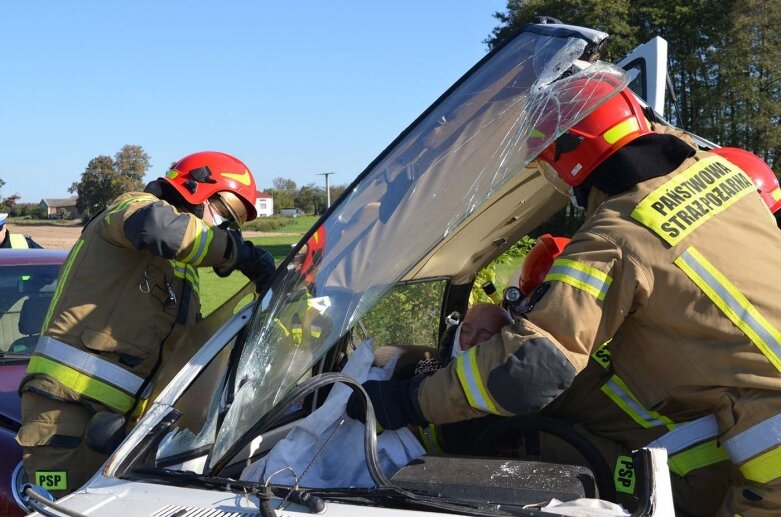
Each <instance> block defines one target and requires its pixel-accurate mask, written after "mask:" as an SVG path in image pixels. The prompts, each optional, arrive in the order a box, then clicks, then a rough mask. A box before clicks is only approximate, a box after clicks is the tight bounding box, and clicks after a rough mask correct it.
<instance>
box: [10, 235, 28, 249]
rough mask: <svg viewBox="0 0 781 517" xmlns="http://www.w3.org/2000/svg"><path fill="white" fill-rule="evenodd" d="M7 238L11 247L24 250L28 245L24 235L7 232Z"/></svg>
mask: <svg viewBox="0 0 781 517" xmlns="http://www.w3.org/2000/svg"><path fill="white" fill-rule="evenodd" d="M8 238H9V242H10V243H11V248H13V249H18V250H26V249H28V248H29V247H30V246H29V245H28V244H27V239H25V238H24V235H20V234H18V233H9V234H8Z"/></svg>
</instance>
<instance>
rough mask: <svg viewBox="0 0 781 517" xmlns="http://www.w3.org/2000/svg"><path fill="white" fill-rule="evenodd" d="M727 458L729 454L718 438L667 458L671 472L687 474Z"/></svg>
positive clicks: (681, 474)
mask: <svg viewBox="0 0 781 517" xmlns="http://www.w3.org/2000/svg"><path fill="white" fill-rule="evenodd" d="M727 460H729V454H727V451H726V450H724V447H719V444H718V442H717V441H716V440H709V441H707V442H704V443H701V444H699V445H697V446H695V447H692V448H691V449H688V450H685V451H682V452H679V453H677V454H673V455H671V456H670V457H669V458H667V466H668V467H669V468H670V471H671V472H674V473H675V474H678V475H679V476H685V475H686V474H688V473H689V472H691V471H692V470H696V469H701V468H703V467H708V466H710V465H714V464H716V463H721V462H722V461H727Z"/></svg>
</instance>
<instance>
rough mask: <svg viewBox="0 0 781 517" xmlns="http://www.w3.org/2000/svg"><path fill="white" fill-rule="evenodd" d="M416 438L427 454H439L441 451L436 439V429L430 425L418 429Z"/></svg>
mask: <svg viewBox="0 0 781 517" xmlns="http://www.w3.org/2000/svg"><path fill="white" fill-rule="evenodd" d="M418 436H419V437H420V441H421V443H423V447H424V448H425V449H426V451H427V452H430V453H434V454H441V453H442V451H443V449H442V446H441V445H440V443H439V438H438V437H437V428H436V426H435V425H433V424H431V425H429V426H428V427H426V428H423V427H418Z"/></svg>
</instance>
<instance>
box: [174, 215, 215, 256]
mask: <svg viewBox="0 0 781 517" xmlns="http://www.w3.org/2000/svg"><path fill="white" fill-rule="evenodd" d="M193 220H194V221H195V240H194V241H193V243H192V245H191V246H192V248H191V249H190V253H188V254H187V256H185V257H184V258H183V259H181V260H180V261H179V262H185V263H188V264H192V265H194V266H197V265H198V264H200V263H201V261H202V260H203V259H204V257H206V253H207V252H208V251H209V245H210V244H211V242H212V239H213V238H214V234H213V233H212V230H211V228H209V225H207V224H206V223H204V222H203V221H201V220H200V219H198V218H194V219H193Z"/></svg>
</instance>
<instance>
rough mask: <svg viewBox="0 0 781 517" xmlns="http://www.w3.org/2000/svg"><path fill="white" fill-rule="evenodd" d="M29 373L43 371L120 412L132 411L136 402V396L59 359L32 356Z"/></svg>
mask: <svg viewBox="0 0 781 517" xmlns="http://www.w3.org/2000/svg"><path fill="white" fill-rule="evenodd" d="M27 373H28V374H34V373H42V374H45V375H49V376H50V377H53V378H55V379H57V381H58V382H59V383H60V384H62V385H63V386H65V387H67V388H70V389H71V390H73V391H75V392H76V393H78V394H79V395H81V396H84V397H87V398H89V399H92V400H94V401H96V402H99V403H101V404H103V405H105V406H106V407H109V408H111V409H113V410H115V411H118V412H120V413H126V412H127V411H130V410H131V409H132V408H133V406H134V405H135V403H136V399H135V397H133V396H131V395H128V394H127V393H124V392H123V391H121V390H119V389H117V388H115V387H114V386H111V385H109V384H106V383H104V382H101V381H99V380H98V379H95V378H93V377H90V376H88V375H85V374H84V373H82V372H80V371H78V370H75V369H73V368H71V367H69V366H66V365H64V364H60V363H58V362H57V361H53V360H51V359H47V358H46V357H42V356H39V355H34V356H32V357H31V358H30V363H29V364H28V365H27Z"/></svg>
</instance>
